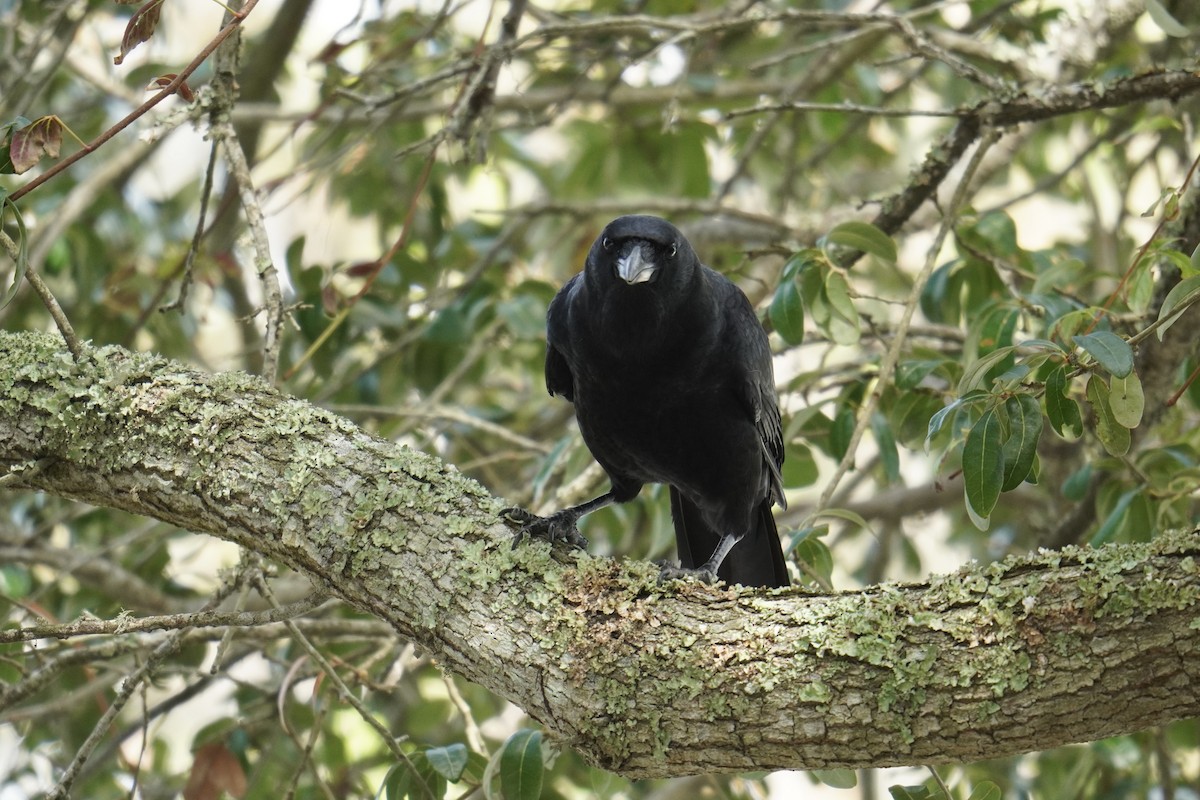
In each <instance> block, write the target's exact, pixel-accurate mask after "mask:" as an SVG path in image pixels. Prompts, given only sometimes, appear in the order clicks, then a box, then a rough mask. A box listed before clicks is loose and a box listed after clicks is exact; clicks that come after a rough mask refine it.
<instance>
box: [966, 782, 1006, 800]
mask: <svg viewBox="0 0 1200 800" xmlns="http://www.w3.org/2000/svg"><path fill="white" fill-rule="evenodd" d="M1001 797H1002V794H1001V792H1000V787H999V786H997V785H996V784H994V783H992V782H991V781H983V782H981V783H977V784H975V788H974V789H972V790H971V795H970V797H968V798H967V800H1000V798H1001Z"/></svg>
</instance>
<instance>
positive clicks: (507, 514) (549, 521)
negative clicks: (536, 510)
mask: <svg viewBox="0 0 1200 800" xmlns="http://www.w3.org/2000/svg"><path fill="white" fill-rule="evenodd" d="M615 500H616V498H615V496H614V494H613V492H612V490H609V491H607V492H605V493H604V494H602V495H600V496H599V497H596V498H593V499H591V500H588V501H587V502H586V503H580V504H579V505H577V506H571V507H570V508H564V509H563V510H562V511H556V512H555V513H553V514H551V515H550V516H548V517H539V516H537V515H535V514H531V513H529V512H528V511H526V510H525V509H523V508H506V509H504V511H502V512H501V516H503V517H504V519H506V520H508V521H510V522H516V523H519V524H520V526H521V529H520V530H519V531H517V535H516V536H514V537H513V547H516V546H517V545H518V544H520V543H521V540H523V539H524V538H525V537H526V536H536V537H537V538H539V539H545V540H546V541H548V542H550V543H551V544H553V543H554V542H566V543H567V544H569V545H571V546H572V547H577V548H579V549H581V550H582V549H583V548H585V547H587V539H585V538H584V537H583V534H581V533H580V532H579V529H578V528H576V527H575V524H576V523H577V522H579V518H580V517H582V516H583V515H584V514H587V513H589V512H592V511H595V510H596V509H598V508H604V507H605V506H607V505H610V504H612V503H613V502H614V501H615Z"/></svg>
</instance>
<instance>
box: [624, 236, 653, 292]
mask: <svg viewBox="0 0 1200 800" xmlns="http://www.w3.org/2000/svg"><path fill="white" fill-rule="evenodd" d="M657 270H658V265H657V264H655V263H654V262H653V261H646V260H645V259H643V258H642V246H641V245H640V244H636V245H634V246H633V248H632V249H630V251H629V252H628V253H626V254H625V255H623V256H621V257H620V258H618V259H617V274H618V275H620V276H621V280H623V281H625V282H626V283H628V284H629V285H630V286H632V285H634V284H636V283H645V282H646V281H648V280H650V279H651V278H653V277H654V273H655V271H657Z"/></svg>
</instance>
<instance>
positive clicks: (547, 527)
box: [510, 216, 788, 586]
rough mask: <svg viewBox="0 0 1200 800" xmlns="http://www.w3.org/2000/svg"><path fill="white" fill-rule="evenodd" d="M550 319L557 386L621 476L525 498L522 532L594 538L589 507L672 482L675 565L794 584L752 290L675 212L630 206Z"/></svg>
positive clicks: (779, 445) (763, 344)
mask: <svg viewBox="0 0 1200 800" xmlns="http://www.w3.org/2000/svg"><path fill="white" fill-rule="evenodd" d="M546 321H547V325H546V328H547V340H548V341H547V349H546V388H547V389H548V390H549V391H550V394H552V395H558V396H560V397H564V398H566V399H567V400H569V401H571V402H572V403H574V405H575V416H576V418H577V419H578V420H579V430H580V432H581V433H582V434H583V440H584V442H585V443H586V444H587V446H588V449H589V450H590V451H591V453H592V455H593V456H594V457H595V459H596V461H598V462H599V463H600V466H602V467H603V468H604V471H605V472H607V473H608V477H609V479H610V480H611V482H612V488H611V489H610V490H609V491H608V492H606V493H605V494H603V495H601V496H599V497H597V498H595V499H593V500H589V501H588V502H586V503H582V504H580V505H577V506H573V507H571V508H567V509H564V510H562V511H559V512H557V513H555V514H552V515H550V516H548V517H536V516H533V515H532V514H529V513H528V512H526V511H522V510H520V509H513V510H512V513H511V514H510V516H511V517H514V518H515V519H516V520H518V521H520V522H522V523H524V524H523V527H522V530H521V532H520V533H519V534H518V535H517V541H518V542H519V541H520V539H521V537H523V536H525V535H534V536H539V537H542V538H547V539H550V540H551V541H556V540H565V541H568V542H570V543H571V544H574V545H576V546H584V545H586V543H587V540H586V539H584V538H583V537H582V536H581V535H580V534H579V532H578V530H577V529H576V527H575V526H576V522H577V521H578V519H579V518H580V517H581V516H583V515H584V514H587V513H588V512H590V511H594V510H596V509H598V508H603V507H604V506H606V505H609V504H610V503H614V502H616V503H624V502H627V501H629V500H632V499H633V498H634V497H636V496H637V494H638V492H640V491H641V489H642V486H643V485H644V484H647V483H666V484H668V485H670V487H671V489H670V493H671V516H672V519H673V520H674V523H675V539H676V542H677V544H678V547H679V561H680V564H681V568H673V567H664V568H663V576H664V577H682V576H684V575H693V576H695V577H698V578H700V579H701V580H704V581H709V582H711V581H713V580H715V579H716V578H720V579H722V580H725V581H728V582H731V583H741V584H744V585H747V586H787V585H788V573H787V567H786V565H785V562H784V558H783V550H782V548H781V547H780V544H779V534H778V532H777V531H776V528H775V520H774V519H773V518H772V516H771V506H772V504H773V503H778V504H779V505H780V506H781V507H784V508H786V507H787V503H786V501H785V500H784V497H783V484H782V480H781V478H780V474H779V469H780V466H781V465H782V463H783V434H782V431H781V429H780V420H779V405H778V402H777V401H776V397H775V380H774V372H773V369H772V366H771V351H770V347H769V346H768V343H767V334H766V332H765V331H764V330H763V328H762V325H761V324H760V323H759V321H758V318H757V317H756V316H755V313H754V308H753V307H752V306H751V305H750V301H749V300H748V299H747V298H746V295H745V294H744V293H743V292H742V290H741V289H739V288H738V287H737V286H735V285H734V284H733V283H732V282H731V281H730V280H729V279H728V278H726V277H725V276H723V275H721V274H720V273H718V272H716V271H714V270H712V269H709V268H708V267H706V266H704V265H703V264H701V263H700V260H699V259H698V258H697V257H696V253H695V251H694V250H692V246H691V245H690V244H689V243H688V241H687V239H685V238H684V237H683V235H682V234H681V233H680V232H679V231H678V230H677V229H676V228H675V226H673V225H671V224H670V223H669V222H667V221H666V220H664V219H660V218H658V217H651V216H627V217H619V218H618V219H615V220H613V221H612V222H610V223H609V224H608V226H607V227H606V228H605V229H604V232H603V233H601V234H600V237H599V238H598V239H596V242H595V243H594V244H593V245H592V249H591V251H590V252H589V253H588V257H587V261H586V263H585V264H584V268H583V271H582V272H581V273H579V274H578V275H576V276H575V277H573V278H571V280H570V281H568V282H567V284H566V285H565V286H563V288H562V289H561V290H560V291H559V293H558V295H557V296H555V298H554V300H553V301H552V302H551V303H550V309H549V311H548V312H547V315H546ZM515 544H516V542H514V545H515Z"/></svg>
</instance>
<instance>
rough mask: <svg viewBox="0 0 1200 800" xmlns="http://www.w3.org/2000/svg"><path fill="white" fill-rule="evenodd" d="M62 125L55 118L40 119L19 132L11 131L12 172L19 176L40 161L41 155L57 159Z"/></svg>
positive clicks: (60, 143) (60, 145) (60, 121)
mask: <svg viewBox="0 0 1200 800" xmlns="http://www.w3.org/2000/svg"><path fill="white" fill-rule="evenodd" d="M62 135H63V124H62V120H60V119H59V118H58V117H55V116H49V117H40V118H39V119H35V120H34V121H33V122H32V123H31V124H29V125H26V126H25V127H24V128H21V130H19V131H13V134H12V147H11V148H10V150H9V152H10V154H11V157H12V164H13V170H14V171H15V172H16V173H17V174H18V175H19V174H21V173H22V172H25V171H26V170H28V169H31V168H32V167H33V166H34V165H35V164H37V163H38V162H39V161H41V159H42V156H43V155H47V156H50V157H51V158H58V153H59V150H60V149H61V148H62Z"/></svg>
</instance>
